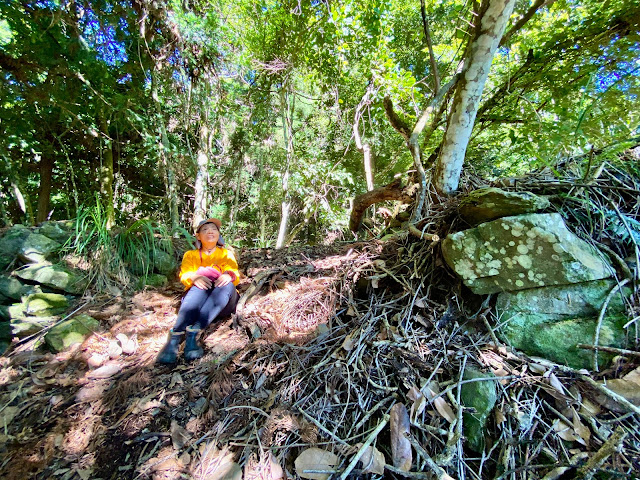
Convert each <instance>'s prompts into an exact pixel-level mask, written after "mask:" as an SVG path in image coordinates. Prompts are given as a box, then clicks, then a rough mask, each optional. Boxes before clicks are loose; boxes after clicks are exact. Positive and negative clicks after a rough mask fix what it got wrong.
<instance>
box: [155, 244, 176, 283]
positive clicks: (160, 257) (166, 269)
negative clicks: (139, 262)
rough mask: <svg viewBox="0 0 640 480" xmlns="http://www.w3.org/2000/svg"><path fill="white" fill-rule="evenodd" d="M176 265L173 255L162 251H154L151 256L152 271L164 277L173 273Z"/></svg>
mask: <svg viewBox="0 0 640 480" xmlns="http://www.w3.org/2000/svg"><path fill="white" fill-rule="evenodd" d="M177 266H178V263H177V262H176V259H175V258H174V257H173V255H169V254H168V253H167V252H165V251H163V250H156V251H155V252H154V255H153V269H154V271H156V272H158V273H160V274H161V275H164V276H167V277H168V276H169V275H171V274H173V273H175V271H176V268H177Z"/></svg>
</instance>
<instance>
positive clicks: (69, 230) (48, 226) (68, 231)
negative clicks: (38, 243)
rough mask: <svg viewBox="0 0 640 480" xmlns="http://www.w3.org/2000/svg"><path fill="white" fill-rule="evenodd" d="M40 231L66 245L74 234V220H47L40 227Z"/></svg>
mask: <svg viewBox="0 0 640 480" xmlns="http://www.w3.org/2000/svg"><path fill="white" fill-rule="evenodd" d="M38 233H40V234H42V235H44V236H45V237H49V238H50V239H51V240H55V241H56V242H58V243H60V244H62V245H64V244H65V243H66V242H67V240H69V239H70V238H71V237H72V236H73V235H74V231H73V222H72V221H71V220H60V221H56V222H53V221H52V222H45V223H43V224H42V225H40V228H38Z"/></svg>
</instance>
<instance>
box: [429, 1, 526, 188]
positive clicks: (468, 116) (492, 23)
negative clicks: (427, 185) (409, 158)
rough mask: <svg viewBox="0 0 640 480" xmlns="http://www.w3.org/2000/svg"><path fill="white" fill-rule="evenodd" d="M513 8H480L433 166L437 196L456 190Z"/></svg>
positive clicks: (504, 4) (495, 4) (502, 4)
mask: <svg viewBox="0 0 640 480" xmlns="http://www.w3.org/2000/svg"><path fill="white" fill-rule="evenodd" d="M514 4H515V0H487V1H486V2H485V3H483V5H482V11H481V14H480V20H479V21H480V28H478V29H477V31H476V32H477V33H476V35H475V38H474V39H473V40H472V43H471V46H470V49H469V55H468V56H467V58H466V60H465V66H464V69H463V72H462V76H461V78H460V80H459V82H458V86H457V89H456V93H455V95H454V99H453V104H452V106H451V114H450V115H449V124H448V126H447V131H446V133H445V136H444V139H443V143H442V149H441V151H440V155H439V156H438V160H437V162H436V171H435V187H436V189H437V190H438V192H440V193H444V194H451V193H453V192H455V191H456V190H457V189H458V183H459V181H460V174H461V172H462V164H463V162H464V156H465V153H466V151H467V146H468V144H469V138H470V137H471V130H472V129H473V124H474V123H475V119H476V113H477V111H478V105H479V103H480V98H481V96H482V91H483V89H484V84H485V82H486V80H487V76H488V75H489V69H490V68H491V62H492V60H493V56H494V54H495V52H496V49H497V48H498V44H499V43H500V39H501V38H502V34H503V33H504V29H505V26H506V25H507V21H508V20H509V17H510V16H511V12H512V11H513V6H514Z"/></svg>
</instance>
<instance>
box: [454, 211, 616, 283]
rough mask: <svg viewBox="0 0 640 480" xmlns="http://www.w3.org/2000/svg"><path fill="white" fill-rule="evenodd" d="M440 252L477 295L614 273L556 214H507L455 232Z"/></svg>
mask: <svg viewBox="0 0 640 480" xmlns="http://www.w3.org/2000/svg"><path fill="white" fill-rule="evenodd" d="M442 253H443V255H444V258H445V260H446V262H447V264H448V265H449V266H450V267H451V268H453V270H454V271H455V272H456V273H457V274H458V275H459V276H460V277H461V278H462V281H463V282H464V284H465V285H467V286H468V287H469V288H470V289H471V290H472V291H473V292H474V293H477V294H487V293H496V292H503V291H513V290H524V289H528V288H536V287H543V286H550V285H567V284H571V283H580V282H586V281H590V280H599V279H603V278H608V277H610V276H612V275H613V273H614V270H613V268H612V267H611V266H610V265H609V264H608V263H607V261H606V260H605V259H604V258H603V256H602V255H601V254H600V253H599V252H598V251H597V250H596V249H595V248H593V247H592V246H591V245H589V244H588V243H586V242H585V241H583V240H581V239H580V238H578V237H577V236H576V235H574V234H573V233H571V232H570V231H569V230H568V229H567V227H566V225H565V223H564V220H563V219H562V217H561V216H560V215H559V214H557V213H543V214H535V213H534V214H528V215H519V216H516V217H506V218H501V219H499V220H493V221H491V222H488V223H483V224H481V225H479V226H477V227H476V228H472V229H469V230H464V231H462V232H457V233H454V234H452V235H449V236H447V238H446V239H445V240H444V242H443V243H442Z"/></svg>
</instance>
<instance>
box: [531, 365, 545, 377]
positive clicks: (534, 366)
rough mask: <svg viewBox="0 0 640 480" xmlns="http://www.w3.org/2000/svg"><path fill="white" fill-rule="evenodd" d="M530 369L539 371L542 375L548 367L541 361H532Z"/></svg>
mask: <svg viewBox="0 0 640 480" xmlns="http://www.w3.org/2000/svg"><path fill="white" fill-rule="evenodd" d="M529 370H531V371H532V372H533V373H537V374H539V375H542V374H543V373H544V372H546V371H547V369H546V368H545V367H544V365H540V364H539V363H530V364H529Z"/></svg>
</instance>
